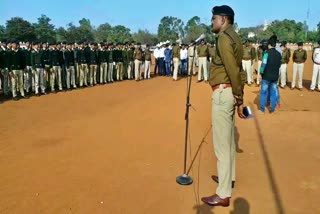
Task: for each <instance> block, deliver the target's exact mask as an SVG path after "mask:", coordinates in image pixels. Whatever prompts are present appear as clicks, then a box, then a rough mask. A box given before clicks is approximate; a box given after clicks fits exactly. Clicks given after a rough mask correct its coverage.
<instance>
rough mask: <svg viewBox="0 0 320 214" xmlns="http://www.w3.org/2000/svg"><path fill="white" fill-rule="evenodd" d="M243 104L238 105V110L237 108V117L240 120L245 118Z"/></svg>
mask: <svg viewBox="0 0 320 214" xmlns="http://www.w3.org/2000/svg"><path fill="white" fill-rule="evenodd" d="M243 108H244V106H243V104H241V105H239V106H238V108H237V111H238V116H239V117H240V118H242V119H244V118H246V116H245V115H244V114H243Z"/></svg>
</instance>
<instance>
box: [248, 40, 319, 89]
mask: <svg viewBox="0 0 320 214" xmlns="http://www.w3.org/2000/svg"><path fill="white" fill-rule="evenodd" d="M297 46H298V48H297V49H296V50H294V52H293V54H292V53H291V50H290V48H288V47H287V42H286V41H282V42H281V43H280V45H279V46H278V47H276V49H277V50H278V51H279V52H280V53H281V67H280V71H279V74H280V77H279V83H278V84H279V86H280V88H282V89H284V88H286V87H287V83H288V63H289V61H290V59H291V54H292V60H293V69H292V81H291V86H289V87H290V89H291V90H294V89H296V88H297V89H298V90H300V91H301V90H302V88H303V86H302V81H303V72H304V63H305V62H306V60H307V51H306V50H304V49H303V43H302V42H298V43H297ZM243 50H244V53H243V59H242V66H243V70H244V71H246V73H247V84H248V85H249V86H250V85H252V84H253V83H254V77H253V75H254V61H258V69H257V78H256V84H257V85H260V81H259V80H260V78H259V72H258V71H259V70H260V67H261V63H262V58H263V53H264V51H263V49H262V45H260V46H259V47H258V48H257V49H256V48H255V47H254V46H253V45H251V44H249V43H248V42H247V41H246V42H244V44H243ZM313 55H314V54H313ZM314 58H315V57H314V56H313V58H312V60H313V62H314V64H317V63H316V62H315V61H314ZM297 76H298V78H297ZM314 76H315V78H313V79H314V80H313V82H314V83H313V84H312V85H313V86H312V85H311V87H310V90H311V91H314V89H315V85H316V78H317V76H316V75H314ZM319 78H320V77H319ZM296 83H298V84H297V87H296ZM318 87H319V88H320V83H318ZM319 91H320V90H319Z"/></svg>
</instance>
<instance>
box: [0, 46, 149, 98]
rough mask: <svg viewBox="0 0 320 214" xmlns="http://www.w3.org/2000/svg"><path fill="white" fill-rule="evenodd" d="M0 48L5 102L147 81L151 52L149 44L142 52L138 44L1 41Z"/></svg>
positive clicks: (0, 67) (0, 72)
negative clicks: (119, 83) (122, 82)
mask: <svg viewBox="0 0 320 214" xmlns="http://www.w3.org/2000/svg"><path fill="white" fill-rule="evenodd" d="M0 46H1V48H0V77H1V81H0V83H1V84H0V86H1V89H2V94H1V96H3V97H5V98H6V99H9V98H13V99H14V100H18V99H19V98H28V97H29V96H30V95H32V94H35V95H37V96H40V95H46V94H47V93H48V92H52V93H56V92H57V91H67V90H71V89H76V88H83V87H92V86H94V85H96V84H106V83H113V82H114V81H122V80H124V79H135V80H136V81H139V80H142V79H149V78H150V64H151V51H150V49H149V45H146V47H145V48H144V51H142V49H141V44H140V43H137V44H135V43H134V42H130V43H117V44H113V43H88V42H79V43H78V44H77V43H65V42H63V43H52V44H49V43H46V42H43V43H41V42H34V43H30V42H26V43H23V45H21V43H19V42H17V41H14V40H13V41H10V42H1V43H0ZM142 63H143V64H144V68H145V69H144V71H143V72H141V65H142ZM142 73H144V77H143V76H142ZM17 92H19V93H17Z"/></svg>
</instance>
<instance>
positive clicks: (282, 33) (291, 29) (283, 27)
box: [259, 19, 306, 42]
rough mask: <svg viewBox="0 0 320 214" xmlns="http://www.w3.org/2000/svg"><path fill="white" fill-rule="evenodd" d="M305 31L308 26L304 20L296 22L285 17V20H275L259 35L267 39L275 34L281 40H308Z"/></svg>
mask: <svg viewBox="0 0 320 214" xmlns="http://www.w3.org/2000/svg"><path fill="white" fill-rule="evenodd" d="M305 32H306V26H305V25H304V24H303V23H302V22H298V23H296V21H294V20H288V19H284V20H283V21H279V20H275V21H273V22H272V23H271V24H270V26H268V28H267V29H266V30H265V31H264V32H262V33H261V34H260V35H259V37H260V38H261V37H264V38H265V39H266V38H269V37H270V36H271V35H273V34H275V35H277V37H278V39H279V40H286V41H287V42H299V41H302V42H306V37H305Z"/></svg>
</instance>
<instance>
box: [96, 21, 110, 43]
mask: <svg viewBox="0 0 320 214" xmlns="http://www.w3.org/2000/svg"><path fill="white" fill-rule="evenodd" d="M112 31H113V29H112V26H111V25H110V24H109V23H105V24H102V25H100V26H99V27H98V28H97V30H96V31H95V39H96V41H97V42H101V41H104V40H106V41H108V40H110V35H111V34H112Z"/></svg>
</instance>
